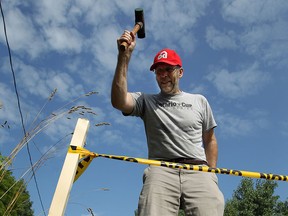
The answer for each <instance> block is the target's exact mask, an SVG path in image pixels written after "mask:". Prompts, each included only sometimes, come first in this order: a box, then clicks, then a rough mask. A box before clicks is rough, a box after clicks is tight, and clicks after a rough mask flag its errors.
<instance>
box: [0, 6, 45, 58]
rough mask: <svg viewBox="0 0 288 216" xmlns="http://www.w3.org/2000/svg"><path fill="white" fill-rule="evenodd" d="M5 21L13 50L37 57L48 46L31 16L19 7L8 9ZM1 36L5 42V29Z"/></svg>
mask: <svg viewBox="0 0 288 216" xmlns="http://www.w3.org/2000/svg"><path fill="white" fill-rule="evenodd" d="M5 12H6V11H5ZM5 21H6V29H7V36H8V41H9V44H10V48H11V49H12V50H14V51H16V52H17V51H20V53H25V54H27V53H28V54H29V56H30V57H31V58H35V57H37V56H38V55H39V54H40V53H41V52H42V51H43V50H44V49H45V48H47V47H46V45H45V43H43V37H42V35H41V34H38V32H37V30H36V29H35V28H34V26H33V20H31V17H27V16H26V15H24V14H23V13H22V12H21V11H20V10H19V9H18V8H12V9H11V10H8V11H7V12H6V13H5ZM1 27H2V23H1ZM1 29H3V28H1ZM0 38H1V40H2V41H3V42H4V41H5V38H4V32H3V31H1V34H0Z"/></svg>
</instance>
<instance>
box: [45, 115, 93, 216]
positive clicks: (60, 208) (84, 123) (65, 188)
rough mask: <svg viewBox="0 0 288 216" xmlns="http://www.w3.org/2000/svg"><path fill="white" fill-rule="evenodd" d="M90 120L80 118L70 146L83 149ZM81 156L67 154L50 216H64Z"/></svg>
mask: <svg viewBox="0 0 288 216" xmlns="http://www.w3.org/2000/svg"><path fill="white" fill-rule="evenodd" d="M88 128H89V120H87V119H81V118H79V119H78V121H77V124H76V127H75V130H74V134H73V136H72V139H71V143H70V145H73V146H80V147H83V146H84V144H85V140H86V135H87V132H88ZM78 160H79V154H74V153H73V154H72V153H67V155H66V158H65V161H64V164H63V167H62V171H61V174H60V177H59V180H58V184H57V187H56V190H55V193H54V196H53V199H52V203H51V206H50V209H49V214H48V215H49V216H63V215H64V213H65V209H66V206H67V202H68V198H69V195H70V191H71V189H72V185H73V181H74V177H75V174H76V170H77V166H78Z"/></svg>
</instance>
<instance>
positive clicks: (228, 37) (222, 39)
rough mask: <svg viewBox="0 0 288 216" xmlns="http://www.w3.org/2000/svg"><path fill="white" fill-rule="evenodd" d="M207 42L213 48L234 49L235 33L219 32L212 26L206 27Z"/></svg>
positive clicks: (235, 46)
mask: <svg viewBox="0 0 288 216" xmlns="http://www.w3.org/2000/svg"><path fill="white" fill-rule="evenodd" d="M206 40H207V43H208V44H209V45H210V46H211V47H212V48H213V49H216V50H217V49H236V48H237V44H236V41H235V33H234V32H233V31H229V32H221V31H219V30H217V29H215V27H213V26H209V27H208V28H207V29H206Z"/></svg>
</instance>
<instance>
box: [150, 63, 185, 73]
mask: <svg viewBox="0 0 288 216" xmlns="http://www.w3.org/2000/svg"><path fill="white" fill-rule="evenodd" d="M161 63H165V64H169V65H172V66H176V65H178V64H175V62H171V61H158V62H156V63H154V64H152V65H151V67H150V71H153V70H154V69H155V68H156V66H157V65H158V64H161ZM179 66H180V65H179Z"/></svg>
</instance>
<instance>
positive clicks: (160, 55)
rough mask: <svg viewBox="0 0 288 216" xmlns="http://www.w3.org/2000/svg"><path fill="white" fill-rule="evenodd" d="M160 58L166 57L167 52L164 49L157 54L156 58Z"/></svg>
mask: <svg viewBox="0 0 288 216" xmlns="http://www.w3.org/2000/svg"><path fill="white" fill-rule="evenodd" d="M162 58H166V59H167V58H168V54H167V52H166V51H163V52H161V53H160V54H159V55H158V58H157V59H158V60H160V59H162Z"/></svg>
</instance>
